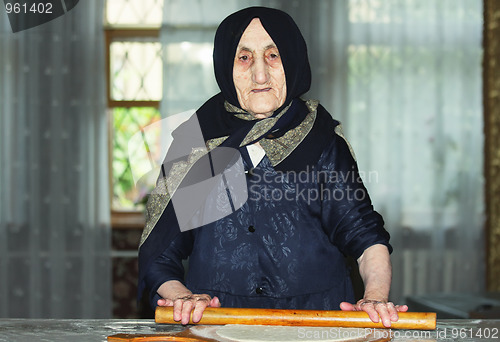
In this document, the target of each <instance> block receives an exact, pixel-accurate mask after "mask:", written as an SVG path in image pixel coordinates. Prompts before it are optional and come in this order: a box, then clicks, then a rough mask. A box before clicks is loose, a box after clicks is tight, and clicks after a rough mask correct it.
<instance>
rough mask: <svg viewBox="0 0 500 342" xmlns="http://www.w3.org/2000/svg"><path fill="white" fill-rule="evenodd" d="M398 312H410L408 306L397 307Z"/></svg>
mask: <svg viewBox="0 0 500 342" xmlns="http://www.w3.org/2000/svg"><path fill="white" fill-rule="evenodd" d="M396 310H397V311H399V312H406V311H408V305H396Z"/></svg>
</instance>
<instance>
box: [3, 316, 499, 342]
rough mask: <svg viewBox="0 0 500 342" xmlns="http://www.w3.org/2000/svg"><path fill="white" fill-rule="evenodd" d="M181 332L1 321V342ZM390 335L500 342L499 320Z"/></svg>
mask: <svg viewBox="0 0 500 342" xmlns="http://www.w3.org/2000/svg"><path fill="white" fill-rule="evenodd" d="M184 329H186V327H183V326H181V325H168V324H156V323H155V322H154V321H153V320H102V319H99V320H67V319H66V320H59V319H0V341H1V342H4V341H6V342H7V341H8V342H18V341H22V342H25V341H26V342H28V341H50V342H58V341H65V342H68V341H69V342H80V341H82V342H86V341H100V342H102V341H106V339H107V336H109V335H115V334H156V333H175V332H180V331H183V330H184ZM389 333H391V334H392V341H497V342H500V320H488V319H455V320H438V325H437V329H436V330H433V331H419V330H391V329H389V330H380V334H381V335H380V336H382V337H384V336H383V335H384V334H385V335H387V334H389ZM318 341H319V340H318Z"/></svg>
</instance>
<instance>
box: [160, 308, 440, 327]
mask: <svg viewBox="0 0 500 342" xmlns="http://www.w3.org/2000/svg"><path fill="white" fill-rule="evenodd" d="M155 321H156V323H168V324H180V322H176V321H174V318H173V308H172V307H171V306H170V307H164V306H163V307H162V306H158V307H157V308H156V313H155ZM190 323H191V324H193V323H192V321H190ZM198 324H206V325H224V324H248V325H296V326H314V327H348V328H384V326H383V324H382V322H379V323H373V322H372V321H371V320H370V318H369V317H368V314H367V313H366V312H364V311H322V310H278V309H240V308H224V307H222V308H210V307H209V308H206V309H205V311H204V312H203V317H202V319H201V321H200V322H199V323H198ZM391 328H392V329H419V330H434V329H436V314H435V313H434V312H400V313H399V320H398V321H397V322H392V324H391Z"/></svg>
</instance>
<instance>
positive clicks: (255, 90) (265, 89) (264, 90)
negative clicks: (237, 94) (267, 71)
mask: <svg viewBox="0 0 500 342" xmlns="http://www.w3.org/2000/svg"><path fill="white" fill-rule="evenodd" d="M269 90H271V88H264V89H252V93H262V92H266V91H269Z"/></svg>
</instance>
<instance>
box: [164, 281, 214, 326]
mask: <svg viewBox="0 0 500 342" xmlns="http://www.w3.org/2000/svg"><path fill="white" fill-rule="evenodd" d="M158 294H159V295H160V296H162V297H163V298H162V299H159V300H158V302H157V304H158V306H173V307H174V321H176V322H179V321H180V322H181V323H182V324H184V325H185V324H188V323H189V320H190V318H191V312H193V316H192V320H193V323H198V322H199V321H200V320H201V317H202V316H203V311H205V308H207V307H208V306H210V307H219V306H220V301H219V298H217V297H214V298H212V297H210V296H209V295H208V294H193V293H192V292H191V291H189V290H188V289H187V288H186V287H185V286H184V285H183V284H182V283H181V282H179V281H176V280H171V281H167V282H165V283H163V284H162V285H161V286H160V288H159V289H158Z"/></svg>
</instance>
